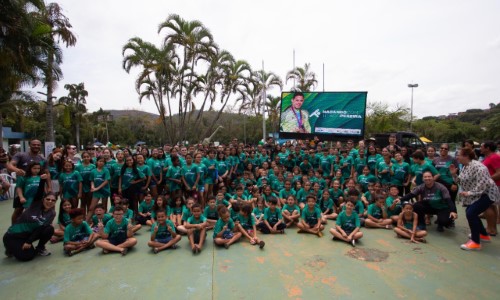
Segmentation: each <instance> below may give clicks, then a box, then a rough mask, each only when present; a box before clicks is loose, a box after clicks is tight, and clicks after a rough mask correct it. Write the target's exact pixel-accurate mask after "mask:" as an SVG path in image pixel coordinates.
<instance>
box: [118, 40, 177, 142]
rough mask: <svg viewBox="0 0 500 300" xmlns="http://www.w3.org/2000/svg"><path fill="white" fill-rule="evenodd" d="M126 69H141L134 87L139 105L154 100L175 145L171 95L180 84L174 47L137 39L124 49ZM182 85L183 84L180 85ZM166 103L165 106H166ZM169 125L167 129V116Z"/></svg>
mask: <svg viewBox="0 0 500 300" xmlns="http://www.w3.org/2000/svg"><path fill="white" fill-rule="evenodd" d="M122 54H123V69H124V70H125V71H126V72H127V73H130V70H131V69H132V68H133V67H138V68H141V69H142V71H141V72H140V73H139V76H138V77H137V80H136V83H135V88H136V91H137V93H138V94H139V103H141V102H142V100H143V99H144V98H146V99H153V101H154V102H155V105H156V108H157V109H158V113H159V114H160V120H161V121H162V124H163V126H164V128H165V130H166V131H167V136H168V138H169V139H170V142H171V143H172V142H173V141H174V137H175V133H176V130H175V127H174V123H173V118H172V108H171V102H170V96H171V94H172V93H173V92H174V90H175V87H177V86H178V85H179V80H178V78H177V74H178V72H177V66H178V65H179V57H178V56H177V54H176V53H175V48H174V46H173V45H172V44H166V45H163V46H162V47H161V48H158V47H156V46H155V45H153V44H151V43H148V42H145V41H143V40H142V39H140V38H138V37H135V38H132V39H130V40H129V41H128V43H127V44H125V45H124V46H123V50H122ZM180 85H181V86H182V82H181V83H180ZM165 102H166V103H165ZM166 105H168V115H169V122H170V126H167V120H166V114H167V107H166Z"/></svg>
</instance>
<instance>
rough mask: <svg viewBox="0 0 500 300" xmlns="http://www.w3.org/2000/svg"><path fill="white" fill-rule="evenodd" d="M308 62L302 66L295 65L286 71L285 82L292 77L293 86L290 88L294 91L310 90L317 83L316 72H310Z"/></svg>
mask: <svg viewBox="0 0 500 300" xmlns="http://www.w3.org/2000/svg"><path fill="white" fill-rule="evenodd" d="M310 66H311V65H310V64H309V63H306V64H305V65H304V67H303V68H301V67H295V69H293V70H291V71H288V73H287V74H286V82H287V83H288V80H290V79H292V80H294V81H295V86H294V87H293V88H292V90H294V91H301V92H310V91H311V90H314V87H316V85H317V84H318V81H317V80H316V74H315V73H314V72H312V71H311V70H310V69H309V68H310Z"/></svg>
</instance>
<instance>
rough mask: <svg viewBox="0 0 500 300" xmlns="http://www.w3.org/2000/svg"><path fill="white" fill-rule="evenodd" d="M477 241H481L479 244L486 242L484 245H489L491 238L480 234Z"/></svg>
mask: <svg viewBox="0 0 500 300" xmlns="http://www.w3.org/2000/svg"><path fill="white" fill-rule="evenodd" d="M470 238H471V234H470V233H469V239H470ZM479 239H480V240H481V242H486V243H490V242H491V237H490V236H489V235H482V234H480V235H479Z"/></svg>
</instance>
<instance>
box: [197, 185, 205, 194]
mask: <svg viewBox="0 0 500 300" xmlns="http://www.w3.org/2000/svg"><path fill="white" fill-rule="evenodd" d="M204 191H205V186H204V185H203V186H201V185H200V186H198V192H200V193H203V192H204Z"/></svg>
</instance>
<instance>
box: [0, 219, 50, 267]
mask: <svg viewBox="0 0 500 300" xmlns="http://www.w3.org/2000/svg"><path fill="white" fill-rule="evenodd" d="M52 235H54V227H52V226H50V225H47V226H41V227H38V228H37V229H35V231H33V232H32V233H31V235H30V236H31V238H32V240H33V241H36V240H39V242H38V246H37V247H36V249H35V248H34V247H31V248H29V249H27V250H23V249H22V247H23V244H24V243H26V242H27V240H28V238H27V237H20V236H16V235H13V234H9V233H6V234H5V235H4V236H3V244H4V246H5V249H6V250H7V252H9V253H10V254H12V255H14V257H15V258H17V259H18V260H20V261H29V260H32V259H33V258H35V256H36V254H37V250H41V249H44V248H45V244H47V242H48V241H49V240H50V238H51V237H52Z"/></svg>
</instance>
